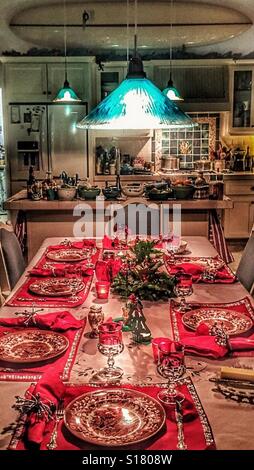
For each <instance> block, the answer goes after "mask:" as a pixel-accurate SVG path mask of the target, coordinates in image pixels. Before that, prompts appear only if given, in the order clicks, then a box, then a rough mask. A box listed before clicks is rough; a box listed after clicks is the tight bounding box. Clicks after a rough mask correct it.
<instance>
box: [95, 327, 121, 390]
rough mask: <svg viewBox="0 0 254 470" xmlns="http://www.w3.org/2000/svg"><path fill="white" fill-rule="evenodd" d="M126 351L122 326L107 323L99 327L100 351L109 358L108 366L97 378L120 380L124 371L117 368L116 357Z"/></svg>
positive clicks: (98, 373) (99, 372) (100, 371)
mask: <svg viewBox="0 0 254 470" xmlns="http://www.w3.org/2000/svg"><path fill="white" fill-rule="evenodd" d="M123 349H124V345H123V340H122V324H120V323H114V322H105V323H102V324H101V325H100V326H99V342H98V350H99V351H100V353H101V354H103V355H104V356H107V357H108V361H107V366H106V367H104V368H103V369H101V370H99V371H98V372H97V373H96V377H97V378H99V379H101V380H102V381H106V382H107V381H112V380H117V379H120V378H121V377H122V375H123V370H122V369H121V368H120V367H116V366H115V360H114V356H116V355H118V354H120V353H121V352H122V351H123Z"/></svg>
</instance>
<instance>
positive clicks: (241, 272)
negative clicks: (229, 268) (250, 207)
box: [236, 226, 254, 292]
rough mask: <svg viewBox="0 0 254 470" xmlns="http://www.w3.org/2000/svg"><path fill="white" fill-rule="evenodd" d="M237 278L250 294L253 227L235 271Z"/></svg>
mask: <svg viewBox="0 0 254 470" xmlns="http://www.w3.org/2000/svg"><path fill="white" fill-rule="evenodd" d="M236 275H237V278H238V279H239V281H240V282H241V283H242V284H243V285H244V287H245V288H246V289H247V290H248V291H249V292H252V290H253V286H254V226H253V228H252V232H251V235H250V238H249V240H248V242H247V244H246V246H245V249H244V251H243V254H242V257H241V260H240V263H239V266H238V268H237V271H236Z"/></svg>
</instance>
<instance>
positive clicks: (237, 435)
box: [0, 236, 254, 450]
mask: <svg viewBox="0 0 254 470" xmlns="http://www.w3.org/2000/svg"><path fill="white" fill-rule="evenodd" d="M68 240H69V241H71V242H73V241H77V240H79V239H74V238H68ZM185 240H186V242H187V247H188V253H189V254H188V256H190V257H193V258H196V257H207V258H213V257H215V256H217V255H218V253H217V252H216V250H215V248H214V247H213V246H212V244H211V243H210V242H209V241H208V240H207V239H206V238H205V237H199V236H190V237H185ZM62 241H63V238H59V237H58V238H47V239H45V240H44V242H43V244H42V246H41V247H40V249H39V250H38V252H37V253H36V255H35V257H34V258H33V259H32V260H31V262H30V263H29V265H28V267H27V269H26V272H25V273H24V274H23V276H22V277H21V278H20V280H19V282H18V283H17V285H16V287H15V288H14V291H13V292H11V294H10V296H13V294H14V293H15V292H16V291H17V290H18V289H19V288H20V287H21V286H22V284H23V283H24V281H25V280H26V279H27V276H28V273H29V271H30V270H31V269H32V268H33V267H34V266H35V265H36V263H37V262H38V260H39V259H40V258H41V257H42V255H43V253H44V252H45V250H46V249H47V247H48V246H53V245H59V243H60V242H62ZM95 242H96V245H97V246H98V247H99V248H100V247H102V240H101V239H96V240H95ZM95 281H96V279H95V276H94V279H93V281H92V285H91V288H90V291H89V294H88V296H87V298H86V300H85V301H84V303H83V304H82V305H79V306H76V307H70V308H68V309H67V308H61V306H59V307H57V308H54V309H52V308H48V307H40V309H41V312H40V315H44V314H47V313H50V312H52V311H54V312H57V311H62V310H68V311H69V312H70V313H71V314H72V315H73V316H74V317H75V318H77V319H78V320H82V319H84V318H85V317H87V315H88V312H89V309H90V307H91V306H92V305H97V306H98V305H99V306H101V307H102V310H103V313H104V316H105V318H107V317H113V318H115V317H121V316H122V307H123V305H124V302H123V300H121V299H120V297H119V296H118V295H116V294H114V293H112V292H110V294H109V298H108V299H107V300H100V299H98V298H97V295H96V290H95ZM246 297H247V298H248V299H249V301H250V303H251V304H252V306H253V307H254V301H253V298H252V296H251V295H250V294H249V292H247V291H246V289H245V288H244V286H243V285H242V284H241V283H240V282H239V281H237V280H236V282H233V283H228V284H227V283H195V284H193V294H192V295H191V296H190V297H188V302H189V301H190V302H193V303H195V302H197V303H199V304H202V303H204V304H209V303H219V304H221V303H232V302H237V301H240V300H241V299H244V298H246ZM170 302H171V300H170V299H169V300H168V301H154V302H151V301H143V305H144V315H145V318H146V324H147V326H148V327H149V329H150V330H151V333H152V337H153V338H156V337H169V338H172V336H173V330H172V323H171V320H170V314H169V308H170ZM26 308H27V309H28V310H29V309H31V307H26ZM22 311H24V307H22V306H18V307H15V306H10V305H8V299H7V300H6V302H5V304H4V305H3V306H2V308H1V309H0V318H6V317H7V318H16V317H17V313H19V312H20V313H22ZM90 330H91V327H90V325H89V322H88V321H87V322H86V326H85V330H84V331H83V332H82V338H81V341H80V342H79V346H78V351H77V354H76V357H75V363H74V364H73V367H72V369H71V373H70V376H69V377H68V383H69V384H74V385H77V386H79V385H86V384H90V383H92V382H93V376H94V374H95V373H96V371H97V370H98V369H100V368H101V367H103V366H105V363H106V358H105V356H103V355H102V354H101V353H100V352H99V351H98V347H97V343H98V340H97V338H91V337H90V334H89V333H90ZM123 343H124V349H123V351H122V352H121V354H118V355H117V356H115V362H116V365H117V366H119V367H121V368H122V369H123V377H122V379H121V383H122V384H124V385H126V386H128V385H131V386H138V385H142V384H144V383H146V384H151V385H152V384H156V383H161V382H165V379H164V378H163V377H161V376H160V375H159V374H158V371H157V368H156V364H155V362H154V357H153V350H152V345H151V344H136V345H134V346H133V343H132V342H131V333H130V332H124V333H123ZM186 366H187V374H189V375H190V377H191V380H192V382H193V384H194V386H195V389H196V393H197V394H198V397H199V399H200V402H201V403H202V407H203V409H204V412H205V414H206V416H207V419H208V421H209V423H210V427H211V430H212V434H213V437H214V441H215V445H216V449H217V450H253V449H254V440H253V435H254V419H253V404H250V403H246V402H242V403H239V402H236V401H234V400H232V399H227V398H226V397H225V396H224V395H222V394H221V393H218V390H216V387H215V383H214V382H212V381H211V380H210V379H211V378H213V377H216V376H217V374H218V373H219V371H220V368H221V367H222V366H233V367H240V368H246V369H253V357H251V356H248V355H246V356H245V355H240V356H238V357H232V356H230V355H229V356H228V357H225V358H222V359H210V358H207V357H203V356H192V355H186ZM31 382H32V380H28V381H22V380H15V377H14V378H13V379H12V380H3V379H1V378H0V399H1V413H0V433H1V437H0V449H2V450H4V449H7V448H8V445H9V443H10V439H11V436H12V432H13V423H15V421H16V419H17V416H18V412H17V410H15V409H14V408H13V404H14V402H15V397H16V396H24V393H25V391H26V390H27V389H28V387H29V385H30V383H31Z"/></svg>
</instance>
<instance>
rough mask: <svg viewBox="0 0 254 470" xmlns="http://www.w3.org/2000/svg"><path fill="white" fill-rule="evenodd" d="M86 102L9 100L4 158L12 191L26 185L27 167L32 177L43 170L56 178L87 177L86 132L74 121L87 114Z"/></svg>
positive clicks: (44, 174) (43, 172)
mask: <svg viewBox="0 0 254 470" xmlns="http://www.w3.org/2000/svg"><path fill="white" fill-rule="evenodd" d="M87 110H88V108H87V103H86V102H82V103H78V104H67V103H10V105H9V123H8V147H7V149H8V150H7V151H8V159H9V162H10V176H11V186H12V193H15V192H17V191H18V190H20V189H22V188H24V187H26V180H27V178H28V172H29V167H30V166H33V167H34V174H35V177H36V179H38V180H43V179H44V178H45V176H46V172H48V171H51V172H52V176H54V177H58V176H59V175H60V174H61V173H62V171H66V173H67V174H68V175H69V176H74V175H75V174H78V175H79V178H81V179H82V178H86V177H87V176H88V138H87V131H85V130H82V129H77V127H76V124H77V123H78V122H79V121H80V120H81V119H82V118H83V117H84V116H85V115H86V114H87Z"/></svg>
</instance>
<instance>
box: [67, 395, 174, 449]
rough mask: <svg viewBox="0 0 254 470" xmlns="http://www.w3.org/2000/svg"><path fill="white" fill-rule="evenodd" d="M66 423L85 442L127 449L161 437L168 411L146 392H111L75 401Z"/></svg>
mask: <svg viewBox="0 0 254 470" xmlns="http://www.w3.org/2000/svg"><path fill="white" fill-rule="evenodd" d="M64 422H65V425H66V427H67V429H68V430H69V431H70V432H71V433H72V434H73V435H74V436H76V437H78V438H79V439H81V440H83V441H86V442H90V443H92V444H97V445H100V446H106V447H116V446H126V445H131V444H136V443H138V442H142V441H145V440H146V439H149V438H150V437H152V436H154V435H155V434H157V433H158V432H159V431H160V429H161V428H162V427H163V425H164V423H165V411H164V409H163V408H162V406H161V404H160V403H159V402H158V401H157V400H156V399H155V398H152V397H150V396H149V395H146V394H144V393H141V392H137V391H135V390H128V389H124V388H122V389H115V390H110V389H107V390H99V391H94V392H89V393H86V394H84V395H81V396H79V397H78V398H75V399H74V400H73V401H72V402H71V403H69V405H68V406H67V408H66V410H65V416H64Z"/></svg>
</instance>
